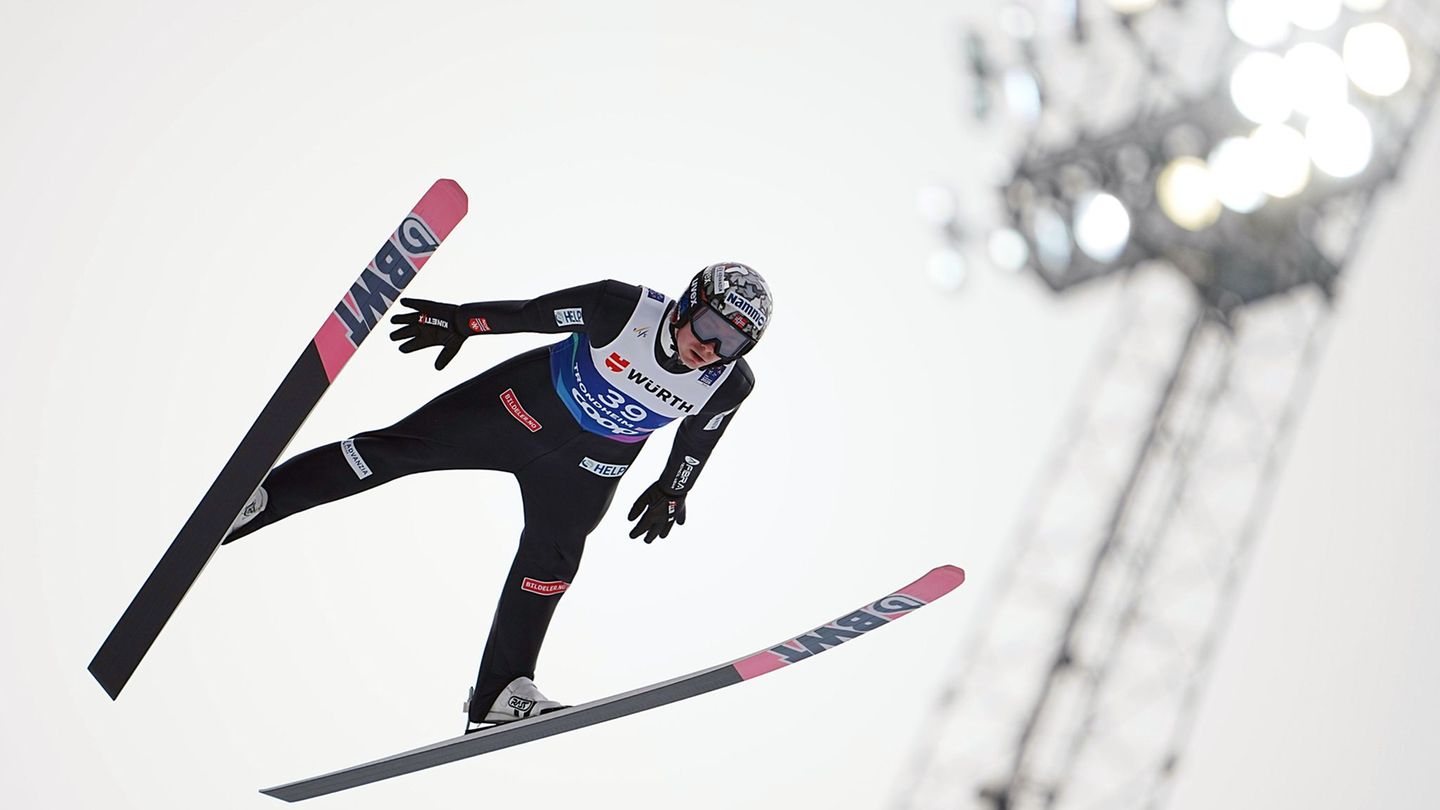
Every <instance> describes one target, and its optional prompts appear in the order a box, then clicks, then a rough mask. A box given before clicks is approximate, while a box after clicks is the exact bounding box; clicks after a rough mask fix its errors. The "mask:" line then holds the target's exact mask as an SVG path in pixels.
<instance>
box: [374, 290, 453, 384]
mask: <svg viewBox="0 0 1440 810" xmlns="http://www.w3.org/2000/svg"><path fill="white" fill-rule="evenodd" d="M400 303H401V305H403V306H407V307H410V308H411V309H413V310H415V311H414V312H402V313H400V314H399V315H396V316H395V317H393V318H391V319H390V322H391V323H397V324H401V326H400V328H399V329H396V330H395V331H394V332H391V333H390V339H391V340H395V341H400V340H403V341H405V342H404V343H402V344H400V351H402V352H405V353H406V354H409V353H410V352H414V351H419V350H420V349H428V348H430V347H431V346H439V347H440V355H439V356H438V357H436V358H435V370H436V371H439V370H440V369H442V368H445V366H446V365H448V364H449V363H450V361H451V360H453V359H455V355H456V354H457V353H459V351H460V345H461V344H463V343H464V342H465V338H467V337H470V335H471V334H473V333H472V332H471V331H470V329H469V327H468V326H467V325H466V324H462V323H460V322H459V320H460V315H459V311H458V310H459V307H457V306H455V305H454V304H442V303H439V302H438V301H424V300H421V299H419V298H401V299H400Z"/></svg>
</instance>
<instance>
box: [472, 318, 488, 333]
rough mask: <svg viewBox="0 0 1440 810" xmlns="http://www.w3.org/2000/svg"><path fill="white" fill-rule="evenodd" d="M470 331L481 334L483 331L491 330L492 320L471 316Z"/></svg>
mask: <svg viewBox="0 0 1440 810" xmlns="http://www.w3.org/2000/svg"><path fill="white" fill-rule="evenodd" d="M470 331H471V332H474V333H476V334H479V333H481V332H489V331H490V322H489V321H487V320H485V319H484V318H471V319H470Z"/></svg>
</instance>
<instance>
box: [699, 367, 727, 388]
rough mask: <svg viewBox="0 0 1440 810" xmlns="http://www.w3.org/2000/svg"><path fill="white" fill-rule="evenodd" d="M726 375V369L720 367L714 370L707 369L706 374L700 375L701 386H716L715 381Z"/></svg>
mask: <svg viewBox="0 0 1440 810" xmlns="http://www.w3.org/2000/svg"><path fill="white" fill-rule="evenodd" d="M724 373H725V369H723V368H721V367H720V366H715V367H714V368H707V369H705V373H704V374H701V375H700V384H701V385H714V384H715V381H716V380H718V379H720V375H721V374H724Z"/></svg>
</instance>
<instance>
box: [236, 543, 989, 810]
mask: <svg viewBox="0 0 1440 810" xmlns="http://www.w3.org/2000/svg"><path fill="white" fill-rule="evenodd" d="M964 581H965V572H964V571H962V570H960V569H959V568H956V567H955V566H953V565H943V566H941V567H939V568H936V569H934V570H932V571H930V572H929V573H928V574H926V575H925V576H923V577H921V578H919V579H917V580H915V581H914V582H912V583H910V584H909V585H906V586H905V587H903V588H901V589H900V590H898V591H896V592H894V593H892V594H890V595H888V596H885V597H882V598H880V599H878V600H876V601H874V602H871V603H870V604H868V605H866V606H864V607H862V608H859V609H858V610H855V611H852V612H850V613H847V614H845V615H844V616H841V617H840V618H838V619H836V620H834V621H832V622H829V623H827V624H823V625H821V626H819V627H817V628H815V629H814V630H811V631H810V632H808V633H803V634H801V635H798V636H796V637H794V638H792V639H790V640H788V641H784V642H781V643H780V644H776V645H775V646H773V647H767V648H765V649H763V650H760V651H759V652H757V653H754V654H752V655H747V656H745V657H743V658H737V659H735V660H734V661H731V662H730V663H728V664H721V665H719V666H715V667H711V668H710V669H706V670H701V671H700V672H695V673H692V674H690V675H685V676H682V677H679V678H673V679H671V680H668V681H664V682H662V683H657V684H653V685H651V686H646V687H644V688H642V689H636V690H634V691H631V692H625V693H623V694H619V695H614V696H612V697H608V698H604V699H601V700H597V701H594V702H591V703H585V704H582V705H579V706H572V707H570V708H568V709H561V710H559V711H555V712H550V713H549V714H544V715H541V716H539V717H531V718H529V719H526V720H517V721H515V722H513V723H505V724H503V725H499V726H492V727H490V728H486V729H482V730H480V731H476V732H473V733H470V734H466V735H463V736H460V737H454V738H451V739H448V740H443V741H441V742H438V743H434V744H433V745H427V746H425V747H423V748H416V749H414V750H411V751H406V752H404V753H400V754H395V755H394V756H389V757H386V758H384V759H377V760H375V761H374V762H367V763H365V764H363V765H356V766H354V767H352V768H346V769H344V770H341V771H335V772H333V773H327V774H325V775H323V776H316V777H313V778H310V779H302V780H300V781H299V782H291V783H289V784H287V785H279V786H277V787H271V788H265V789H264V790H261V791H260V792H261V793H264V794H265V795H267V796H274V797H275V798H277V799H283V800H285V801H287V802H297V801H301V800H303V799H312V798H314V797H316V796H324V795H326V794H328V793H335V792H337V791H341V790H347V789H349V788H353V787H359V786H360V785H368V784H370V783H372V782H379V781H382V780H385V779H389V778H391V777H395V776H401V775H403V774H407V773H414V772H415V771H421V770H425V769H426V768H433V767H435V766H436V765H443V764H445V763H447V762H455V761H457V760H461V759H466V758H468V757H473V756H479V755H480V754H488V753H490V752H491V751H498V750H500V749H502V748H509V747H511V746H514V745H520V744H522V743H527V742H531V741H534V740H539V739H543V738H545V737H553V736H555V735H556V734H563V733H565V732H567V731H574V730H575V729H579V728H585V727H586V726H593V725H595V724H597V723H603V722H605V721H607V720H614V719H616V718H618V717H624V716H626V715H630V714H635V713H636V712H643V711H646V710H648V709H654V708H657V707H659V706H664V705H667V704H670V703H675V702H676V701H680V700H685V699H686V698H692V697H695V696H696V695H703V694H705V693H706V692H713V691H715V690H716V689H723V688H724V687H727V686H732V685H734V684H737V683H740V682H741V681H747V680H750V679H751V678H756V677H759V676H761V675H764V674H765V673H767V672H774V671H775V670H777V669H780V668H781V667H785V666H789V665H790V664H794V663H796V662H799V661H804V660H805V659H807V658H811V657H813V656H815V655H817V654H819V653H822V652H824V651H825V650H827V649H829V648H831V647H834V646H837V645H839V644H842V643H844V642H846V641H848V640H850V639H852V638H856V637H858V636H860V635H862V634H864V633H866V632H868V631H870V630H874V629H875V628H877V627H883V626H884V625H886V624H889V623H890V622H892V621H894V620H895V619H898V618H900V617H901V616H905V615H907V614H909V613H911V612H913V611H915V610H918V609H919V608H921V607H923V606H925V605H926V604H929V603H930V602H933V601H935V600H936V599H939V598H940V597H942V596H944V595H945V594H947V593H949V592H950V591H953V590H955V588H957V587H959V586H960V583H962V582H964Z"/></svg>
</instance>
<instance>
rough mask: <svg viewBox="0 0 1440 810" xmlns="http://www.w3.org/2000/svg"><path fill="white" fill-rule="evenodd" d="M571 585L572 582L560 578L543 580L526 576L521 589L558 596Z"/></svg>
mask: <svg viewBox="0 0 1440 810" xmlns="http://www.w3.org/2000/svg"><path fill="white" fill-rule="evenodd" d="M569 587H570V583H568V582H565V581H564V580H559V579H557V580H552V581H550V582H541V581H540V580H538V579H531V578H530V577H525V579H523V580H521V582H520V590H522V591H529V592H530V593H533V594H539V595H540V596H557V595H559V594H562V593H564V592H565V591H566V590H567V589H569Z"/></svg>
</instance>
